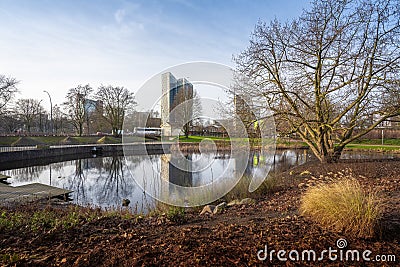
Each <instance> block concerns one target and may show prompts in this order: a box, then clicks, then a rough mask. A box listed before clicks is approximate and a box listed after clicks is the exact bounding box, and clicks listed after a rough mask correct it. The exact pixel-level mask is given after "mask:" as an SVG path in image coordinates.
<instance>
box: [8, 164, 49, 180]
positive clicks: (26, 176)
mask: <svg viewBox="0 0 400 267" xmlns="http://www.w3.org/2000/svg"><path fill="white" fill-rule="evenodd" d="M47 168H48V166H32V167H26V168H21V169H14V170H8V171H6V172H3V173H4V174H7V175H9V176H11V177H12V178H13V179H14V180H15V181H17V182H31V181H33V180H37V179H38V178H39V177H40V174H41V173H42V172H44V171H45V170H47Z"/></svg>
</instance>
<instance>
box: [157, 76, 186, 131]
mask: <svg viewBox="0 0 400 267" xmlns="http://www.w3.org/2000/svg"><path fill="white" fill-rule="evenodd" d="M161 87H162V98H161V127H162V128H163V129H164V135H171V127H173V125H174V124H175V123H177V122H178V121H179V120H182V118H178V115H179V114H176V113H172V114H171V111H172V110H173V109H174V108H175V107H176V106H178V105H179V104H181V103H183V102H185V100H188V98H189V99H190V98H192V97H193V84H192V83H190V82H189V81H188V80H187V79H186V78H179V79H176V78H175V76H174V75H172V73H171V72H166V73H163V74H162V75H161ZM181 96H183V97H181ZM185 113H186V114H185V115H184V116H185V117H191V115H192V114H191V113H192V107H188V108H187V110H186V112H185Z"/></svg>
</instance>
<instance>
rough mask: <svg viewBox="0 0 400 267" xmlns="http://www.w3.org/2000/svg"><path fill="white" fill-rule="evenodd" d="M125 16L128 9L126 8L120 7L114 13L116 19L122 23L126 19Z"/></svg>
mask: <svg viewBox="0 0 400 267" xmlns="http://www.w3.org/2000/svg"><path fill="white" fill-rule="evenodd" d="M125 16H126V10H125V9H118V10H117V11H116V12H115V13H114V18H115V21H116V22H117V23H118V24H121V23H122V21H123V20H124V18H125Z"/></svg>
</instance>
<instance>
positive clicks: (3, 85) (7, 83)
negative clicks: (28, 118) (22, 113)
mask: <svg viewBox="0 0 400 267" xmlns="http://www.w3.org/2000/svg"><path fill="white" fill-rule="evenodd" d="M17 84H18V81H17V80H16V79H15V78H10V77H6V76H4V75H0V114H1V113H3V112H2V111H3V108H4V107H5V106H6V104H7V103H8V102H9V101H10V100H11V99H12V97H13V96H14V94H15V93H16V92H18V89H17V87H16V85H17Z"/></svg>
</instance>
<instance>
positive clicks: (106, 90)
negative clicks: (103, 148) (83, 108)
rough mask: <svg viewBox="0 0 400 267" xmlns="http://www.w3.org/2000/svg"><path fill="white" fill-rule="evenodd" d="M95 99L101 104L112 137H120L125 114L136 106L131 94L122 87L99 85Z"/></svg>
mask: <svg viewBox="0 0 400 267" xmlns="http://www.w3.org/2000/svg"><path fill="white" fill-rule="evenodd" d="M96 98H97V100H98V101H101V102H102V103H103V105H102V107H101V108H102V109H103V112H104V117H105V118H106V120H107V121H108V123H109V124H110V125H111V128H112V133H113V135H114V136H120V135H121V130H122V125H123V122H124V117H125V114H126V112H128V111H129V110H131V109H133V107H134V105H135V104H136V102H135V98H134V95H133V93H131V92H129V91H128V89H126V88H124V87H118V86H116V87H113V86H111V85H109V86H104V85H101V86H100V87H99V88H98V90H97V92H96Z"/></svg>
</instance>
